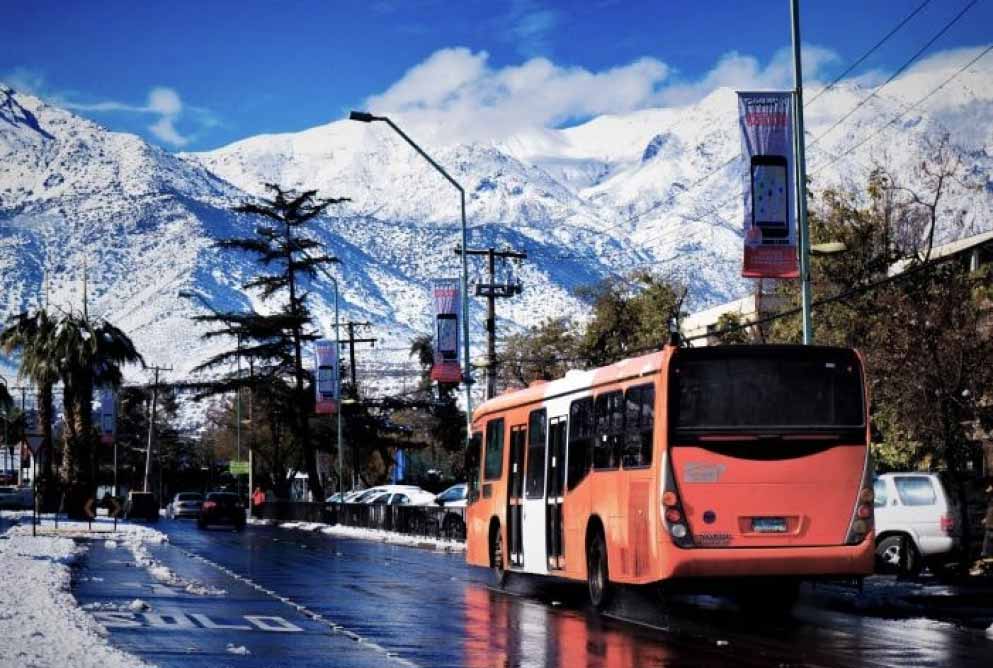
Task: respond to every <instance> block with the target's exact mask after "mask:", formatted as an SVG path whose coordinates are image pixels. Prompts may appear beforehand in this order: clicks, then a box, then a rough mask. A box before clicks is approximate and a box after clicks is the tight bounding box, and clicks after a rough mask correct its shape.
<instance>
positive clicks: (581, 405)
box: [566, 397, 595, 489]
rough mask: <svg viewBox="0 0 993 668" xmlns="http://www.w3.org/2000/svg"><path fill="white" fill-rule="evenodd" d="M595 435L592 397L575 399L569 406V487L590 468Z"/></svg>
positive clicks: (573, 485) (583, 476) (578, 481)
mask: <svg viewBox="0 0 993 668" xmlns="http://www.w3.org/2000/svg"><path fill="white" fill-rule="evenodd" d="M594 437H595V429H594V413H593V398H592V397H588V398H586V399H577V400H576V401H573V402H572V404H571V405H570V406H569V446H568V447H569V454H568V455H567V467H568V474H567V477H566V484H567V486H568V488H569V489H573V488H574V487H575V486H576V485H578V484H579V483H580V482H582V481H583V478H585V477H586V474H587V473H588V472H589V470H590V459H591V456H590V454H591V453H590V451H591V450H592V449H593V439H594Z"/></svg>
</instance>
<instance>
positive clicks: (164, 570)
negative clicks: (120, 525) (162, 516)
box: [123, 529, 228, 596]
mask: <svg viewBox="0 0 993 668" xmlns="http://www.w3.org/2000/svg"><path fill="white" fill-rule="evenodd" d="M148 531H153V530H152V529H148ZM154 533H156V534H158V536H157V537H151V538H149V537H147V536H140V535H134V534H129V535H127V536H125V537H124V540H123V544H124V546H125V547H127V548H128V550H130V551H131V554H132V555H133V556H134V561H135V564H137V565H138V566H140V567H141V568H144V569H145V570H147V571H148V572H149V574H150V575H151V576H152V577H153V578H155V579H156V580H158V581H159V582H161V583H162V584H164V585H166V586H167V587H175V588H178V589H183V590H185V591H186V592H187V593H190V594H193V595H194V596H224V595H226V594H227V593H228V592H227V591H226V590H224V589H219V588H217V587H211V586H210V585H205V584H202V583H200V582H197V581H195V580H188V579H186V578H184V577H181V576H180V575H177V574H176V572H175V571H173V570H172V569H170V568H169V567H168V566H165V565H163V564H162V563H161V562H159V561H157V560H156V559H155V558H153V557H152V555H151V553H149V551H148V549H147V548H146V547H145V543H149V542H151V543H164V542H167V541H168V540H169V539H168V538H167V537H166V536H165V534H162V533H159V532H158V531H154Z"/></svg>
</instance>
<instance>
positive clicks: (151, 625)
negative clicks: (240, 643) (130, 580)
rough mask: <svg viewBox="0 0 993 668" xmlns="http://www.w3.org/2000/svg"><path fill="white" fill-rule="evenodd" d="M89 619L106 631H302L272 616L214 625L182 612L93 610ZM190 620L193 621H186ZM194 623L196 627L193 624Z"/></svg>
mask: <svg viewBox="0 0 993 668" xmlns="http://www.w3.org/2000/svg"><path fill="white" fill-rule="evenodd" d="M92 614H93V619H95V620H96V621H97V623H99V624H102V625H103V626H104V627H106V628H108V629H138V628H142V629H165V630H179V631H189V630H191V629H195V630H201V629H205V630H210V631H214V630H225V631H264V632H266V633H303V629H302V628H300V627H299V626H297V625H296V624H294V623H293V622H291V621H289V620H287V619H284V618H283V617H277V616H275V615H243V616H242V619H244V620H245V621H247V622H248V623H249V624H218V623H217V622H215V621H213V620H212V619H211V618H210V617H208V616H207V615H204V614H202V613H198V612H194V613H190V614H189V615H186V614H185V613H183V612H169V613H158V612H123V611H117V610H114V611H110V610H96V611H94V612H93V613H92ZM190 617H192V618H193V619H190ZM193 620H196V621H197V622H198V623H199V626H198V625H197V624H195V623H194V622H193Z"/></svg>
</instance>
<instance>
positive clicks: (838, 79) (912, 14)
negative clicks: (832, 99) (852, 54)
mask: <svg viewBox="0 0 993 668" xmlns="http://www.w3.org/2000/svg"><path fill="white" fill-rule="evenodd" d="M930 3H931V0H924V2H922V3H921V4H919V5H918V6H917V8H916V9H914V10H913V11H912V12H910V14H908V15H907V16H906V17H904V19H903V20H902V21H900V22H899V23H898V24H896V26H894V28H893V29H892V30H890V31H889V32H888V33H886V36H885V37H883V38H882V39H881V40H879V41H878V42H876V44H875V45H874V46H873V47H872V48H871V49H869V50H868V51H866V52H865V53H864V54H862V57H861V58H859V59H858V60H856V61H855V62H854V63H852V64H851V65H849V66H848V69H846V70H845V71H844V72H842V73H841V74H839V75H838V76H837V77H835V78H834V80H833V81H832V82H831V83H829V84H828V85H827V86H825V87H824V88H823V89H822V90H821V91H820V92H819V93H817V95H815V96H813V97H812V98H810V99H809V100H807V103H806V104H804V105H803V107H804V109H806V108H807V107H808V106H809V105H811V104H813V103H814V100H816V99H817V98H819V97H820V96H821V95H824V93H826V92H828V91H829V90H831V89H832V88H834V87H835V86H837V85H838V84H839V83H840V82H841V80H842V79H844V78H845V77H847V76H848V75H849V74H851V73H852V71H853V70H854V69H855V68H856V67H858V66H859V65H861V64H862V63H864V62H865V61H866V59H867V58H868V57H869V56H871V55H872V54H873V53H875V52H876V50H877V49H879V47H881V46H882V45H883V44H885V43H886V42H887V41H889V39H890V37H892V36H893V35H895V34H896V33H897V32H899V30H900V28H902V27H903V26H905V25H906V24H907V22H908V21H910V19H912V18H914V17H915V16H917V14H918V13H920V11H921V10H922V9H924V8H925V7H927V6H928V5H929V4H930Z"/></svg>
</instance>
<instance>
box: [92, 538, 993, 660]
mask: <svg viewBox="0 0 993 668" xmlns="http://www.w3.org/2000/svg"><path fill="white" fill-rule="evenodd" d="M160 528H162V529H163V530H165V531H166V532H167V533H168V534H169V536H170V541H171V545H169V546H165V547H163V548H161V549H160V550H159V551H158V552H157V554H156V557H157V558H159V559H160V560H161V561H163V563H166V564H167V565H169V566H170V567H172V568H174V570H177V571H179V570H180V569H181V568H182V565H183V563H184V561H186V562H188V561H190V560H191V557H190V555H198V556H199V557H202V558H203V559H205V560H207V561H206V562H202V563H203V564H213V565H214V566H211V567H213V568H215V570H217V572H218V573H221V572H222V571H221V569H222V568H223V569H230V571H231V572H233V573H236V574H238V576H240V577H243V578H245V580H246V581H247V582H250V583H254V584H255V585H257V586H258V587H259V588H261V589H265V590H270V591H272V592H274V593H275V594H276V595H278V596H279V597H283V598H285V599H286V601H284V602H283V603H282V604H283V605H284V607H286V608H287V610H291V609H293V606H302V607H304V608H306V609H307V610H308V611H313V612H315V613H317V614H319V615H320V616H321V617H322V618H323V619H325V620H327V622H328V624H329V626H335V627H337V628H338V629H339V632H338V633H343V632H344V633H346V634H347V635H348V636H349V637H351V638H352V640H356V641H358V645H357V647H360V646H361V645H362V644H363V643H365V644H368V645H370V646H375V647H376V648H378V649H376V650H373V649H372V648H371V647H370V652H372V651H376V652H378V659H379V660H381V661H382V665H389V664H390V663H391V659H392V658H393V657H394V656H395V657H396V658H397V659H400V660H402V661H403V662H405V663H407V664H408V665H410V664H414V665H417V666H425V667H427V666H431V667H435V666H439V667H440V666H468V667H472V668H483V667H486V668H489V667H492V666H529V667H530V666H534V667H539V666H554V667H562V668H566V667H568V668H572V667H575V666H603V667H606V668H620V667H621V666H725V665H744V666H766V665H777V666H780V665H788V666H798V665H817V666H909V665H913V666H942V667H945V666H988V665H989V656H990V655H991V653H993V642H991V641H990V640H989V639H988V638H987V637H986V633H985V629H984V630H969V629H964V628H957V627H955V626H952V625H950V624H945V623H941V622H935V621H930V620H924V619H903V620H900V619H882V618H878V617H866V616H862V615H858V614H853V613H852V612H851V610H848V609H842V608H840V607H838V606H835V605H834V604H833V602H832V599H831V598H830V597H825V596H824V595H821V594H818V593H815V594H810V593H809V592H808V593H807V594H805V596H804V598H803V600H802V601H801V605H800V606H799V608H798V609H797V612H796V614H795V615H794V616H793V617H792V618H789V619H787V620H781V621H777V620H771V619H768V620H767V619H755V618H745V617H743V616H742V615H741V614H740V612H739V611H738V609H737V608H736V607H735V606H734V605H733V604H732V603H730V602H729V601H726V600H723V599H720V598H712V597H695V598H687V597H683V598H671V599H670V598H667V599H665V602H664V603H663V599H662V598H661V597H660V596H659V594H658V593H657V590H655V589H654V588H637V589H627V590H624V591H622V592H620V595H619V596H618V600H617V601H616V605H614V606H613V607H612V608H611V609H610V610H609V611H608V614H607V615H598V614H596V613H594V612H592V611H590V610H588V609H587V607H586V605H585V602H584V601H585V598H584V595H585V592H584V589H583V588H582V587H581V586H576V585H571V584H568V585H565V584H561V583H554V582H548V581H543V580H536V579H531V578H523V577H512V578H511V580H510V582H509V584H508V587H507V590H506V591H496V590H494V589H492V588H490V586H489V585H490V575H489V573H488V572H486V571H484V570H481V569H475V568H471V567H467V566H466V565H465V564H464V562H463V559H462V556H461V555H458V554H445V553H437V552H431V551H429V550H421V549H415V548H406V547H399V546H392V545H386V544H382V543H376V542H369V541H358V540H345V539H336V538H332V537H329V536H326V535H322V534H320V533H310V532H303V531H290V530H282V529H276V528H270V527H249V528H248V529H247V530H246V531H245V532H243V533H234V532H228V531H209V532H202V531H198V530H197V529H196V527H195V525H194V524H192V523H185V522H164V523H162V526H161V527H160ZM225 577H228V576H225ZM220 584H221V586H223V583H220ZM87 589H88V596H90V597H91V600H92V598H93V597H98V596H99V592H98V591H96V590H95V589H96V588H95V587H94V586H92V585H91V586H89V587H88V588H87ZM214 606H215V607H216V606H221V607H222V608H223V607H224V606H227V608H229V609H226V610H218V611H217V614H218V615H220V616H221V617H224V618H238V617H240V616H241V615H243V614H245V613H244V611H241V610H239V609H238V606H239V601H238V600H235V599H233V600H230V601H220V600H218V601H215V602H214ZM248 614H251V611H249V613H248ZM267 614H275V613H267ZM288 618H289V619H292V618H291V617H288ZM621 620H623V621H621ZM329 633H331V631H330V630H329ZM332 635H334V634H333V633H332ZM269 637H271V636H267V635H265V634H261V633H260V634H254V635H252V636H251V637H250V638H248V639H247V640H245V641H244V642H245V643H246V644H247V645H248V647H249V649H252V645H251V643H263V644H264V643H265V642H267V638H269ZM111 639H112V641H114V640H115V635H114V634H113V630H112V636H111ZM333 646H334V644H333V643H332V644H327V643H324V644H317V643H315V644H314V647H313V651H314V652H328V655H327V656H325V657H312V658H313V661H312V663H315V664H316V663H322V662H323V664H322V665H328V666H336V665H345V664H344V663H342V662H341V659H342V658H343V657H342V655H340V654H337V655H336V654H335V653H334V652H329V651H328V650H329V648H330V647H333ZM127 649H128V650H129V651H138V653H139V654H140V653H141V648H140V647H137V648H135V647H128V648H127ZM297 651H299V648H297ZM259 655H268V656H272V657H276V656H278V655H279V652H278V651H277V650H276V649H274V648H266V647H262V646H260V647H259V648H258V652H257V654H256V656H259ZM154 658H155V660H156V661H157V662H158V663H159V664H160V665H162V666H170V665H177V666H178V665H184V664H183V663H182V662H181V661H178V662H176V663H173V662H171V661H170V657H169V656H165V657H163V656H162V655H159V656H156V657H154ZM369 658H370V660H371V659H373V658H375V657H369ZM163 659H165V660H163Z"/></svg>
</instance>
